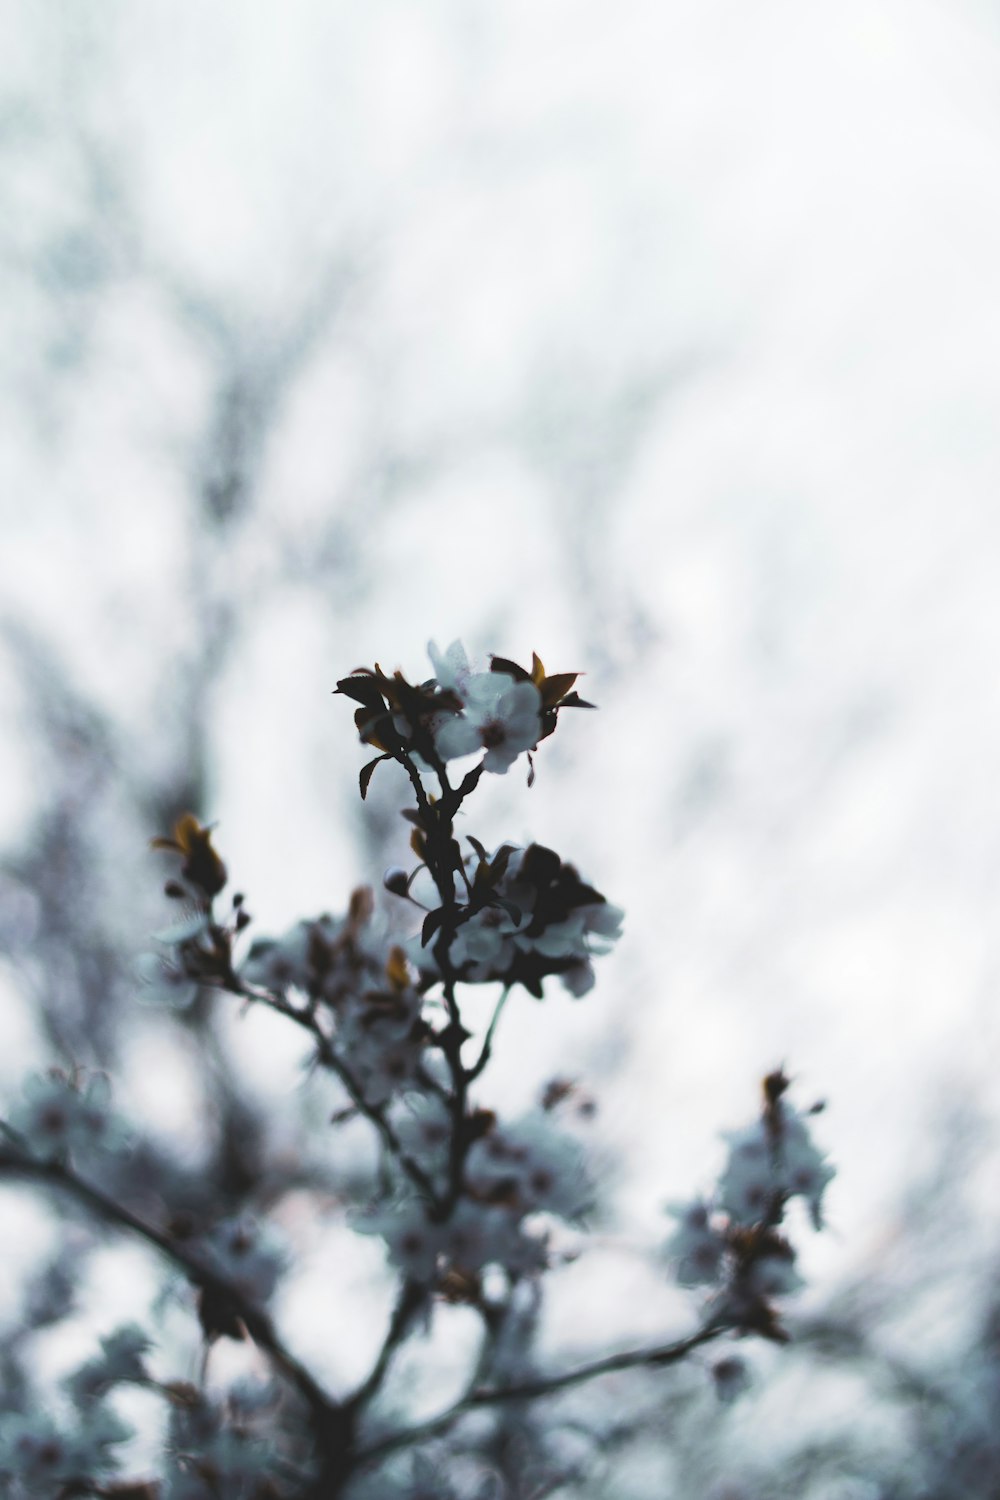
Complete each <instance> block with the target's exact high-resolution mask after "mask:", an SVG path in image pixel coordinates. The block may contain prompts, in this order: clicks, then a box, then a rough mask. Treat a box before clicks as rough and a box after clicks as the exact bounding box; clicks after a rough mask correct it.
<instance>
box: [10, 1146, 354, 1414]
mask: <svg viewBox="0 0 1000 1500" xmlns="http://www.w3.org/2000/svg"><path fill="white" fill-rule="evenodd" d="M5 1134H7V1135H9V1136H13V1132H12V1131H8V1130H5ZM0 1176H8V1177H21V1178H24V1179H25V1180H27V1181H29V1182H38V1183H43V1184H45V1185H46V1186H48V1187H54V1188H57V1189H59V1190H60V1191H62V1192H65V1193H68V1194H69V1195H70V1197H72V1198H75V1199H76V1201H77V1203H79V1204H81V1205H82V1206H83V1207H84V1208H86V1209H89V1210H90V1212H91V1213H93V1214H95V1215H96V1216H97V1217H98V1218H99V1219H102V1220H103V1221H104V1222H105V1223H106V1224H113V1225H115V1226H116V1227H117V1228H119V1229H125V1230H128V1231H129V1232H130V1233H132V1234H135V1235H137V1236H138V1237H139V1238H140V1239H142V1240H145V1242H146V1244H147V1245H152V1246H153V1248H154V1249H156V1250H158V1251H159V1252H160V1254H161V1255H162V1256H164V1257H165V1258H166V1259H167V1260H168V1261H170V1263H171V1264H172V1265H173V1266H174V1267H175V1268H176V1269H177V1270H178V1271H182V1272H183V1274H184V1275H185V1276H186V1277H187V1278H188V1280H189V1281H191V1282H192V1283H193V1284H194V1285H195V1286H198V1287H201V1288H202V1290H203V1291H206V1292H209V1293H211V1294H213V1295H214V1296H216V1297H218V1298H220V1299H222V1300H223V1301H224V1302H225V1303H226V1305H227V1306H229V1307H231V1308H232V1309H233V1311H234V1312H235V1313H236V1315H237V1316H238V1317H239V1319H240V1320H241V1322H242V1323H243V1324H244V1325H245V1327H246V1330H247V1332H248V1333H249V1334H250V1336H251V1338H252V1339H253V1340H254V1342H255V1343H256V1344H258V1345H259V1346H260V1348H262V1349H263V1350H265V1351H266V1353H267V1355H268V1356H269V1358H270V1360H271V1363H272V1364H273V1365H274V1366H275V1368H276V1369H277V1370H279V1371H280V1372H281V1374H282V1375H284V1377H285V1378H286V1380H288V1381H289V1383H290V1384H291V1385H292V1386H294V1388H295V1389H296V1390H297V1391H298V1392H299V1394H300V1395H301V1396H302V1398H303V1399H304V1400H305V1401H306V1403H307V1404H308V1406H309V1409H310V1411H311V1412H312V1413H313V1416H314V1418H316V1419H317V1421H318V1423H320V1424H321V1425H322V1426H324V1427H326V1426H328V1425H329V1423H330V1420H331V1418H332V1417H333V1416H334V1415H335V1414H336V1413H337V1412H338V1411H339V1409H340V1408H339V1403H338V1402H337V1401H335V1400H334V1398H333V1397H332V1396H329V1395H327V1393H326V1392H325V1391H324V1390H323V1389H322V1387H321V1386H320V1385H319V1384H318V1382H317V1381H316V1380H315V1379H314V1378H313V1376H312V1375H311V1374H310V1373H309V1371H308V1370H307V1369H306V1368H305V1366H304V1365H302V1364H300V1363H299V1361H298V1360H297V1359H296V1358H295V1357H294V1355H292V1354H290V1353H289V1352H288V1350H287V1349H286V1348H285V1347H284V1345H283V1344H282V1342H281V1340H280V1338H279V1336H278V1333H277V1331H276V1329H275V1327H274V1324H273V1323H272V1322H271V1319H270V1317H269V1316H268V1314H267V1313H266V1312H264V1311H263V1309H262V1308H260V1307H257V1306H256V1305H255V1304H254V1303H253V1302H251V1301H250V1300H249V1299H248V1298H246V1297H244V1296H243V1295H242V1293H241V1292H239V1291H238V1290H237V1289H236V1288H235V1287H233V1286H231V1285H230V1284H229V1282H228V1281H226V1280H225V1278H224V1277H222V1276H218V1275H216V1274H215V1272H214V1271H212V1270H210V1269H209V1268H208V1267H207V1266H205V1265H202V1264H201V1262H200V1261H198V1260H196V1259H195V1258H194V1257H193V1256H191V1255H189V1254H188V1253H187V1251H185V1250H184V1249H183V1248H182V1246H180V1245H179V1244H177V1242H176V1241H175V1240H173V1239H171V1238H170V1236H169V1235H166V1234H163V1233H162V1232H161V1231H160V1230H158V1229H155V1228H154V1227H153V1225H152V1224H147V1223H146V1222H145V1220H144V1219H140V1218H139V1217H138V1216H137V1215H136V1214H134V1213H132V1211H131V1209H128V1208H125V1207H124V1205H123V1204H120V1203H116V1202H115V1200H114V1199H113V1198H109V1197H108V1196H107V1194H106V1193H103V1192H101V1190H100V1188H97V1187H94V1186H92V1184H90V1183H89V1182H85V1181H84V1180H83V1179H82V1178H81V1177H77V1175H76V1174H75V1172H73V1171H72V1170H71V1169H70V1168H69V1167H67V1166H65V1165H63V1164H62V1163H61V1162H57V1161H39V1160H37V1159H36V1158H34V1157H32V1156H30V1155H27V1154H22V1153H21V1152H20V1151H19V1150H10V1149H7V1148H4V1149H3V1150H0Z"/></svg>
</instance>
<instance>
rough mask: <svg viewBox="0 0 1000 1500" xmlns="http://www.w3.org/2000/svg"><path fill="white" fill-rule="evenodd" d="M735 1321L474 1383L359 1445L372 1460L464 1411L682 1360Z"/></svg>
mask: <svg viewBox="0 0 1000 1500" xmlns="http://www.w3.org/2000/svg"><path fill="white" fill-rule="evenodd" d="M729 1326H730V1325H729V1324H728V1323H726V1322H721V1321H718V1322H716V1321H713V1322H710V1323H706V1324H705V1325H704V1326H703V1327H702V1328H699V1329H698V1331H697V1332H696V1333H693V1334H691V1335H690V1336H689V1337H688V1338H686V1339H678V1340H677V1341H676V1342H675V1343H672V1344H660V1345H657V1346H655V1347H654V1348H652V1349H627V1350H624V1351H623V1352H622V1353H620V1354H609V1355H607V1356H605V1358H604V1359H596V1360H593V1361H592V1362H591V1363H590V1364H586V1365H578V1366H577V1367H576V1369H573V1370H564V1371H562V1372H561V1373H560V1374H557V1375H542V1376H539V1377H538V1378H536V1379H534V1380H525V1381H522V1382H521V1383H520V1384H518V1385H504V1386H485V1387H476V1386H474V1387H473V1388H472V1389H470V1390H469V1391H467V1392H466V1394H465V1395H464V1396H462V1397H461V1398H460V1399H459V1400H458V1401H456V1402H455V1404H454V1406H450V1407H449V1408H448V1410H447V1411H444V1412H442V1413H441V1414H440V1416H437V1417H432V1418H431V1419H430V1420H429V1421H427V1422H421V1423H419V1424H418V1425H417V1426H415V1427H409V1428H405V1429H403V1430H402V1431H400V1432H393V1433H390V1434H389V1435H388V1436H387V1437H384V1438H380V1439H379V1440H378V1441H377V1442H375V1443H371V1444H369V1446H368V1447H367V1448H359V1450H358V1453H357V1459H358V1462H359V1463H366V1462H371V1461H372V1460H373V1459H379V1458H384V1457H385V1456H386V1455H387V1454H389V1453H395V1452H397V1451H398V1450H399V1449H400V1448H409V1447H412V1446H413V1445H414V1444H416V1443H422V1442H426V1441H427V1440H428V1439H429V1438H433V1437H439V1436H440V1435H441V1434H442V1433H444V1432H447V1431H448V1430H449V1428H451V1427H453V1426H454V1425H455V1423H456V1422H458V1421H460V1420H461V1418H462V1417H465V1416H468V1414H469V1413H470V1412H473V1411H479V1410H481V1409H482V1408H484V1407H488V1406H499V1405H501V1404H503V1403H506V1402H508V1401H529V1400H538V1399H539V1398H540V1397H543V1396H552V1395H555V1394H556V1393H557V1392H558V1391H563V1390H566V1389H568V1388H569V1387H570V1386H574V1385H582V1384H583V1383H584V1382H585V1381H589V1380H596V1379H597V1378H598V1377H599V1376H601V1375H610V1374H612V1373H614V1372H615V1371H618V1370H636V1369H641V1368H643V1367H645V1368H647V1369H661V1368H663V1367H665V1366H667V1365H674V1364H678V1363H679V1362H680V1361H681V1360H682V1359H685V1358H686V1357H687V1356H688V1355H689V1354H690V1353H692V1351H693V1350H695V1349H698V1348H700V1347H701V1346H702V1345H703V1344H708V1343H711V1341H712V1340H713V1339H716V1338H718V1337H719V1335H720V1334H722V1333H725V1332H726V1331H727V1329H728V1328H729Z"/></svg>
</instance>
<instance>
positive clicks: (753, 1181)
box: [666, 1071, 834, 1340]
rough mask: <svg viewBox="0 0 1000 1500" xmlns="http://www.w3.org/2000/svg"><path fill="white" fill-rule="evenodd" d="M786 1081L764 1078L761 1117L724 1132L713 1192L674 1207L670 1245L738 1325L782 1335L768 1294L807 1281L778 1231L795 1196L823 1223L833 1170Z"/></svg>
mask: <svg viewBox="0 0 1000 1500" xmlns="http://www.w3.org/2000/svg"><path fill="white" fill-rule="evenodd" d="M788 1086H789V1082H788V1079H787V1078H786V1077H785V1075H784V1073H783V1072H781V1071H778V1072H776V1073H771V1074H769V1075H768V1077H767V1078H765V1080H764V1107H763V1110H762V1112H761V1115H760V1118H759V1119H758V1120H756V1121H755V1122H754V1123H753V1124H752V1125H750V1126H748V1127H747V1128H746V1129H745V1130H740V1131H736V1132H732V1133H730V1134H729V1135H728V1136H727V1139H728V1141H729V1159H728V1161H727V1164H726V1167H725V1169H724V1171H723V1173H722V1176H721V1177H720V1179H719V1185H718V1190H717V1192H716V1194H715V1195H714V1196H713V1197H712V1198H698V1199H695V1200H694V1201H693V1202H692V1203H688V1204H683V1205H679V1206H677V1207H674V1208H672V1209H671V1212H672V1213H673V1214H674V1216H675V1217H676V1219H677V1220H678V1225H677V1229H676V1230H675V1232H674V1234H673V1235H672V1236H671V1238H670V1240H669V1241H668V1242H667V1246H666V1252H667V1254H668V1256H669V1257H670V1259H671V1260H672V1261H673V1262H674V1266H675V1275H676V1278H677V1280H678V1282H679V1283H680V1284H681V1286H687V1287H695V1286H706V1287H712V1288H714V1289H716V1291H717V1293H718V1295H719V1298H720V1306H721V1307H723V1308H724V1309H725V1312H726V1315H727V1317H728V1318H729V1319H730V1320H731V1321H732V1323H733V1326H735V1327H737V1328H743V1329H746V1330H753V1331H755V1332H758V1333H762V1334H764V1335H765V1336H767V1337H770V1338H775V1339H779V1340H780V1339H781V1338H783V1337H784V1334H783V1332H782V1329H781V1327H780V1325H779V1323H778V1321H777V1316H776V1314H775V1311H774V1309H773V1308H772V1307H771V1305H770V1299H771V1298H772V1297H780V1296H786V1295H788V1294H789V1293H790V1292H794V1291H797V1290H798V1289H799V1287H800V1286H801V1285H802V1278H801V1277H800V1275H799V1273H798V1270H797V1269H796V1265H795V1250H794V1248H793V1246H792V1245H791V1243H790V1242H789V1241H788V1239H787V1238H786V1237H785V1236H784V1235H782V1234H781V1233H779V1230H780V1228H781V1226H782V1223H783V1221H784V1217H785V1210H786V1208H787V1206H788V1203H789V1202H790V1201H791V1200H792V1199H793V1198H801V1199H803V1200H804V1201H805V1202H806V1204H807V1205H808V1209H809V1213H810V1217H811V1219H812V1222H813V1224H814V1225H815V1226H816V1228H817V1229H818V1228H820V1227H821V1225H822V1222H823V1220H822V1200H823V1194H824V1191H825V1189H826V1186H827V1184H828V1183H829V1182H830V1180H831V1178H832V1177H833V1175H834V1169H833V1167H832V1166H831V1165H830V1163H829V1162H828V1161H827V1159H826V1158H825V1156H824V1155H823V1154H822V1152H821V1151H820V1150H819V1148H818V1147H817V1146H816V1145H815V1144H814V1143H813V1141H812V1139H811V1136H810V1133H809V1126H808V1123H807V1119H806V1116H804V1115H803V1114H802V1113H800V1112H799V1111H797V1110H795V1109H794V1108H793V1107H792V1106H791V1105H790V1104H789V1103H788V1101H787V1099H786V1098H785V1094H786V1092H787V1089H788ZM815 1112H816V1110H815V1109H814V1110H813V1111H811V1112H810V1113H815Z"/></svg>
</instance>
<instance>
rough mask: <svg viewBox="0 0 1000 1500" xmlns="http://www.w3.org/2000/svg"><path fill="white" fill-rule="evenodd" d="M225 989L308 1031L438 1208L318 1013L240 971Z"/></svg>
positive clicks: (360, 1107) (325, 1060)
mask: <svg viewBox="0 0 1000 1500" xmlns="http://www.w3.org/2000/svg"><path fill="white" fill-rule="evenodd" d="M225 988H226V990H227V991H228V992H229V993H230V994H234V995H239V996H240V997H241V998H242V999H244V1000H253V1001H257V1002H258V1004H261V1005H267V1006H268V1007H269V1008H270V1009H271V1010H274V1011H277V1012H278V1014H279V1015H282V1016H287V1017H288V1019H289V1020H290V1021H294V1022H295V1024H296V1025H297V1026H301V1027H302V1028H303V1030H305V1031H308V1032H309V1035H310V1036H311V1037H312V1038H313V1040H314V1041H315V1043H316V1057H317V1059H318V1061H319V1062H320V1063H322V1065H323V1066H324V1067H325V1068H328V1069H329V1070H330V1072H331V1073H335V1074H336V1075H337V1077H338V1078H339V1079H340V1081H341V1083H342V1084H343V1085H344V1088H345V1089H346V1090H347V1092H348V1094H349V1095H350V1099H351V1103H352V1104H353V1105H354V1107H355V1109H356V1110H357V1111H358V1113H359V1114H362V1115H364V1117H365V1119H366V1120H369V1121H371V1123H372V1124H373V1125H374V1126H375V1129H376V1130H377V1131H378V1133H379V1135H380V1136H381V1137H382V1141H383V1143H384V1145H385V1148H386V1150H387V1151H388V1152H389V1153H390V1155H391V1156H393V1157H394V1158H395V1160H396V1161H397V1162H398V1163H399V1165H400V1168H401V1169H402V1171H403V1172H405V1174H406V1176H407V1177H409V1179H410V1181H411V1182H412V1183H413V1185H414V1187H415V1188H417V1189H418V1191H419V1192H420V1193H421V1195H422V1196H423V1197H425V1198H426V1199H427V1201H428V1202H429V1203H430V1205H431V1207H432V1208H435V1209H436V1208H439V1207H440V1205H441V1200H440V1198H439V1196H438V1193H437V1190H436V1189H435V1187H434V1184H433V1182H432V1181H431V1179H430V1177H429V1176H428V1174H427V1173H426V1172H425V1171H424V1169H423V1167H422V1166H421V1165H420V1163H419V1162H416V1161H414V1160H413V1157H412V1156H410V1155H408V1153H407V1152H406V1151H405V1150H404V1149H403V1144H402V1142H401V1141H400V1139H399V1136H398V1135H397V1134H396V1131H395V1129H394V1128H393V1125H392V1123H391V1121H390V1120H389V1119H388V1117H387V1116H386V1113H385V1110H384V1109H382V1108H381V1106H379V1105H377V1104H369V1103H368V1102H367V1101H366V1099H365V1097H364V1095H363V1094H362V1092H361V1089H360V1086H359V1084H358V1082H357V1079H356V1078H355V1077H354V1075H353V1074H352V1073H351V1070H350V1069H349V1068H348V1066H347V1064H346V1063H345V1062H344V1061H343V1059H342V1058H341V1057H339V1056H338V1055H337V1052H336V1049H335V1048H334V1045H333V1043H332V1042H331V1040H330V1038H329V1037H328V1036H327V1035H326V1033H325V1032H324V1031H323V1029H322V1028H321V1026H320V1024H319V1022H318V1021H317V1019H316V1016H315V1014H314V1013H313V1012H312V1011H311V1010H299V1009H297V1007H296V1006H294V1005H292V1004H290V1002H289V1001H288V1000H286V999H285V998H284V997H283V996H282V995H278V994H274V993H273V992H272V991H271V990H265V989H259V988H258V987H257V986H256V985H248V984H247V983H246V982H245V981H244V980H242V979H240V977H239V975H238V974H235V973H234V974H232V975H230V976H229V977H228V978H227V981H226V984H225Z"/></svg>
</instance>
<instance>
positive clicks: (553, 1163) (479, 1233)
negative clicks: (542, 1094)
mask: <svg viewBox="0 0 1000 1500" xmlns="http://www.w3.org/2000/svg"><path fill="white" fill-rule="evenodd" d="M473 1118H474V1123H475V1125H476V1128H477V1131H478V1133H477V1136H476V1139H475V1140H474V1141H473V1143H472V1145H471V1147H470V1148H469V1151H468V1154H467V1156H466V1161H465V1174H464V1179H463V1193H462V1196H461V1197H460V1198H459V1200H458V1202H457V1204H455V1205H454V1206H453V1209H452V1211H451V1212H450V1213H449V1214H448V1216H447V1217H446V1218H441V1217H440V1216H438V1217H435V1214H434V1213H433V1211H432V1210H430V1209H429V1208H428V1207H427V1205H426V1204H425V1203H424V1202H423V1201H422V1200H421V1199H419V1198H417V1197H405V1198H401V1199H397V1200H396V1201H395V1202H393V1203H391V1204H389V1205H387V1206H384V1207H382V1208H379V1209H377V1210H375V1211H374V1212H371V1213H368V1214H364V1215H361V1216H360V1217H359V1218H358V1219H357V1220H356V1221H355V1227H356V1228H357V1229H359V1230H360V1231H361V1232H363V1233H371V1234H379V1235H381V1236H382V1237H383V1238H384V1239H385V1241H386V1244H387V1247H388V1250H389V1257H390V1260H391V1261H392V1263H393V1264H394V1265H395V1266H396V1267H397V1268H398V1269H399V1270H400V1271H401V1272H402V1274H403V1275H404V1276H405V1277H406V1278H407V1279H408V1280H409V1281H411V1282H415V1283H418V1284H420V1285H423V1286H425V1287H427V1288H428V1289H431V1290H440V1291H443V1292H444V1293H445V1294H446V1295H452V1296H453V1297H454V1296H457V1295H458V1296H464V1297H467V1298H468V1299H469V1300H474V1298H475V1296H476V1295H477V1294H478V1288H479V1277H480V1274H481V1273H482V1272H483V1271H484V1270H485V1269H486V1267H487V1266H498V1267H500V1268H501V1269H502V1270H504V1271H506V1272H507V1273H508V1274H509V1275H511V1276H514V1277H518V1276H523V1275H526V1274H528V1273H537V1272H539V1271H542V1270H544V1269H545V1267H546V1265H547V1264H548V1259H549V1257H548V1248H547V1247H548V1236H547V1230H546V1225H545V1218H544V1217H543V1216H551V1217H552V1218H558V1219H562V1220H565V1221H569V1222H576V1221H578V1220H579V1218H580V1216H581V1215H582V1214H583V1212H584V1211H585V1210H586V1209H587V1207H588V1206H589V1204H590V1201H591V1197H592V1188H591V1185H590V1182H589V1179H588V1177H587V1173H586V1168H585V1164H584V1155H583V1150H582V1147H581V1145H580V1143H579V1142H578V1141H577V1140H576V1139H575V1138H574V1137H572V1136H571V1135H569V1134H568V1133H567V1132H565V1131H562V1130H560V1129H558V1128H557V1127H556V1126H555V1125H554V1124H553V1122H552V1120H551V1118H550V1116H549V1115H548V1114H547V1113H545V1112H544V1111H541V1110H539V1111H533V1112H531V1113H529V1114H528V1115H525V1116H524V1117H523V1118H522V1119H520V1120H518V1121H515V1122H513V1123H512V1124H510V1125H500V1124H498V1123H497V1121H496V1120H495V1118H494V1117H493V1116H492V1115H490V1114H488V1113H487V1112H485V1111H483V1112H480V1114H479V1115H478V1116H474V1117H473ZM411 1120H412V1124H411V1127H410V1129H409V1130H407V1129H406V1127H405V1126H404V1125H401V1126H400V1135H401V1137H402V1138H403V1139H404V1140H413V1139H415V1138H416V1137H417V1136H419V1137H421V1138H423V1139H426V1138H427V1136H428V1134H433V1135H434V1136H435V1138H436V1144H437V1143H439V1144H440V1145H442V1146H443V1145H444V1142H445V1140H446V1139H447V1125H446V1121H445V1119H444V1115H443V1113H440V1114H439V1113H438V1111H437V1110H436V1109H435V1107H434V1106H433V1104H432V1103H431V1101H429V1100H422V1101H420V1102H419V1104H418V1105H417V1108H416V1110H415V1111H414V1113H413V1115H412V1116H411ZM435 1160H436V1163H437V1165H438V1167H439V1168H440V1169H441V1171H442V1172H443V1169H444V1167H445V1156H444V1153H443V1151H439V1153H438V1155H437V1157H436V1158H434V1157H432V1158H431V1161H432V1162H433V1161H435Z"/></svg>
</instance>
